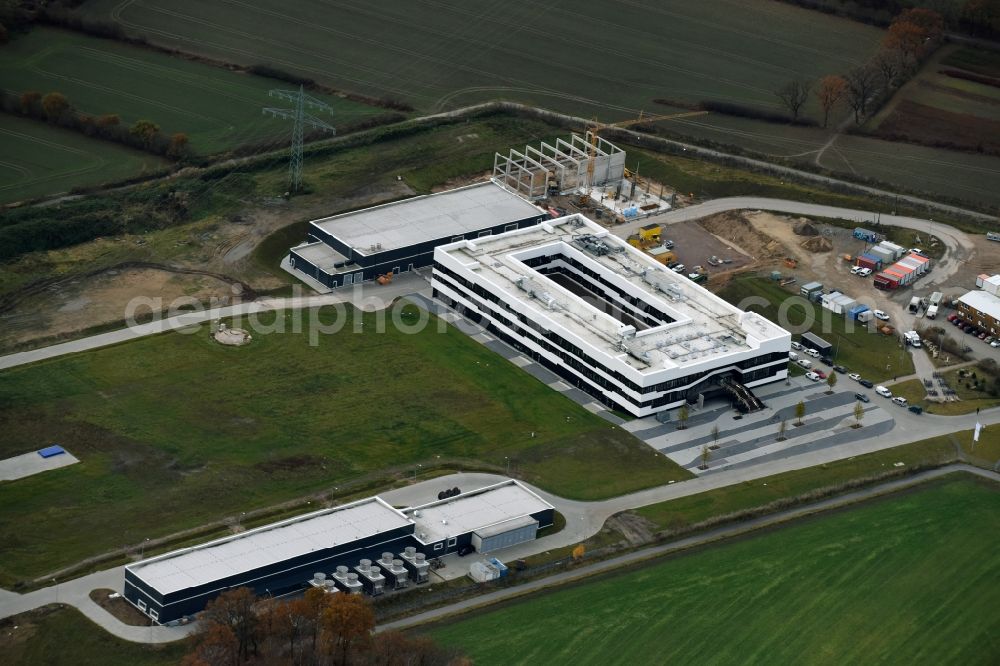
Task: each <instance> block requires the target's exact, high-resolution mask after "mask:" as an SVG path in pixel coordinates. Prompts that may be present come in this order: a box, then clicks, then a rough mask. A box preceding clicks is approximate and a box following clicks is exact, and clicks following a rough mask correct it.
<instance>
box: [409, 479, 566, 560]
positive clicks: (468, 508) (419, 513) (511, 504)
mask: <svg viewBox="0 0 1000 666" xmlns="http://www.w3.org/2000/svg"><path fill="white" fill-rule="evenodd" d="M551 508H552V505H551V504H549V503H548V502H546V501H545V500H543V499H542V498H541V497H539V496H538V495H536V494H535V493H533V492H531V491H530V490H528V489H527V488H525V487H524V486H522V485H521V484H520V483H518V482H517V481H514V480H510V481H503V482H501V483H498V484H496V485H492V486H487V487H485V488H480V489H479V490H474V491H472V492H468V493H462V494H461V495H457V496H455V497H452V498H449V499H446V500H439V501H437V502H431V503H430V504H424V505H423V506H415V507H413V508H411V509H406V510H405V511H404V513H406V515H408V516H409V517H410V518H411V519H412V520H413V522H414V523H416V532H415V534H416V536H417V538H418V539H419V540H420V541H421V542H423V543H425V544H431V543H437V542H438V541H444V540H445V539H447V538H449V537H453V536H458V535H459V534H467V533H469V532H475V531H481V530H485V529H487V528H490V527H492V526H493V525H496V524H498V523H503V522H506V521H509V520H511V519H513V518H523V517H524V516H527V515H529V514H532V513H537V512H538V511H544V510H545V509H551ZM512 529H513V526H512Z"/></svg>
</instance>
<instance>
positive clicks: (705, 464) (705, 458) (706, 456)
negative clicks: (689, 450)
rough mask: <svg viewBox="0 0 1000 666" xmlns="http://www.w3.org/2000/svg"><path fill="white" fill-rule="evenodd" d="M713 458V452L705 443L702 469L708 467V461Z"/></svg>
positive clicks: (702, 453)
mask: <svg viewBox="0 0 1000 666" xmlns="http://www.w3.org/2000/svg"><path fill="white" fill-rule="evenodd" d="M711 459H712V452H711V451H710V450H709V448H708V445H707V444H706V445H703V446H702V447H701V465H700V466H699V467H700V469H708V461H709V460H711Z"/></svg>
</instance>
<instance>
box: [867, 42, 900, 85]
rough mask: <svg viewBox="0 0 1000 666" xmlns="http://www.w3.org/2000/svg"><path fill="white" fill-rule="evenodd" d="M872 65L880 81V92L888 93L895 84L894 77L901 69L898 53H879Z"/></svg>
mask: <svg viewBox="0 0 1000 666" xmlns="http://www.w3.org/2000/svg"><path fill="white" fill-rule="evenodd" d="M872 65H873V66H874V67H875V69H876V70H878V74H879V78H880V79H881V80H882V90H884V91H885V92H886V93H888V92H889V91H890V90H891V89H892V87H893V84H894V83H895V82H896V77H897V76H898V75H899V73H900V71H902V69H903V67H902V63H901V62H900V58H899V53H897V52H896V51H886V50H883V51H880V52H879V54H878V55H877V56H875V59H874V60H873V61H872Z"/></svg>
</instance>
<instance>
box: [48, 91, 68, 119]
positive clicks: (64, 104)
mask: <svg viewBox="0 0 1000 666" xmlns="http://www.w3.org/2000/svg"><path fill="white" fill-rule="evenodd" d="M69 108H70V107H69V100H68V99H66V95H63V94H62V93H59V92H50V93H49V94H48V95H46V96H45V97H43V98H42V111H44V112H45V117H46V118H48V119H49V121H50V122H55V121H56V120H59V119H60V118H62V115H63V114H64V113H66V112H67V111H69Z"/></svg>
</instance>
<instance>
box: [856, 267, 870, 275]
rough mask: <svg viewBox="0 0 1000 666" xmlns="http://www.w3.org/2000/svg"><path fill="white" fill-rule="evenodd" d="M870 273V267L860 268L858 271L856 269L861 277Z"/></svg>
mask: <svg viewBox="0 0 1000 666" xmlns="http://www.w3.org/2000/svg"><path fill="white" fill-rule="evenodd" d="M871 274H872V269H870V268H862V269H861V270H860V271H858V275H859V276H861V277H868V276H869V275H871Z"/></svg>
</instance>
